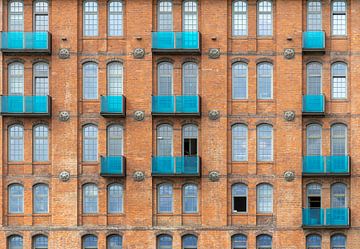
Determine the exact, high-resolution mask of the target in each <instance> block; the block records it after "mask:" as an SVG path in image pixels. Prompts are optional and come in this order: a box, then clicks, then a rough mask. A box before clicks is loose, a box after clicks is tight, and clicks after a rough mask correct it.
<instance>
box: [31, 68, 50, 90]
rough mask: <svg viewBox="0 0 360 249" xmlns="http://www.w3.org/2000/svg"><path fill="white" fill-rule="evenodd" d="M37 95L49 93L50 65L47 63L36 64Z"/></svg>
mask: <svg viewBox="0 0 360 249" xmlns="http://www.w3.org/2000/svg"><path fill="white" fill-rule="evenodd" d="M34 81H35V95H49V66H48V64H46V63H36V64H35V65H34Z"/></svg>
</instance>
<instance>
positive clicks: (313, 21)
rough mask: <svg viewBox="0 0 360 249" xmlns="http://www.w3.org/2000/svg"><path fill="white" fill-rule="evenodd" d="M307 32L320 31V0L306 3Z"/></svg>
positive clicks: (310, 0)
mask: <svg viewBox="0 0 360 249" xmlns="http://www.w3.org/2000/svg"><path fill="white" fill-rule="evenodd" d="M307 30H308V31H321V30H322V16H321V0H309V1H308V2H307Z"/></svg>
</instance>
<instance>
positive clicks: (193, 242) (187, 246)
mask: <svg viewBox="0 0 360 249" xmlns="http://www.w3.org/2000/svg"><path fill="white" fill-rule="evenodd" d="M183 249H197V237H196V236H195V235H185V236H184V237H183Z"/></svg>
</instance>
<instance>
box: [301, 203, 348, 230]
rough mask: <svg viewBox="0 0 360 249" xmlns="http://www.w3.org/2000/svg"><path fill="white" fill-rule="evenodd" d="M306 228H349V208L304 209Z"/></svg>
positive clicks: (304, 224) (304, 225)
mask: <svg viewBox="0 0 360 249" xmlns="http://www.w3.org/2000/svg"><path fill="white" fill-rule="evenodd" d="M302 218H303V227H304V228H347V227H349V226H350V219H349V209H348V208H327V209H324V208H303V217H302Z"/></svg>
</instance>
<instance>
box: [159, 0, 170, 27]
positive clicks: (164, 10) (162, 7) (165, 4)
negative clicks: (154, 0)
mask: <svg viewBox="0 0 360 249" xmlns="http://www.w3.org/2000/svg"><path fill="white" fill-rule="evenodd" d="M172 30H173V17H172V2H171V1H169V0H159V2H158V31H160V32H162V31H172Z"/></svg>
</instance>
